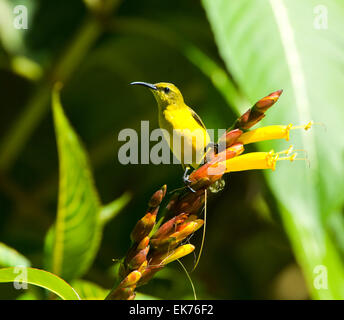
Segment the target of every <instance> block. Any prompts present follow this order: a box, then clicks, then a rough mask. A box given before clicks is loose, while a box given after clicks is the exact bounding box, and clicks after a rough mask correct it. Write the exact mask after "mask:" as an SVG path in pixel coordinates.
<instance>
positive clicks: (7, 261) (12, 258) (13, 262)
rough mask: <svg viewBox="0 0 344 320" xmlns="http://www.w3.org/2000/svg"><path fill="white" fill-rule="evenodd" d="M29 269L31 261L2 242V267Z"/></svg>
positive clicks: (0, 250)
mask: <svg viewBox="0 0 344 320" xmlns="http://www.w3.org/2000/svg"><path fill="white" fill-rule="evenodd" d="M16 266H21V267H29V266H30V261H29V260H28V259H27V258H26V257H24V256H23V255H22V254H20V253H19V252H18V251H16V250H14V249H12V248H10V247H9V246H7V245H5V244H4V243H2V242H0V267H16Z"/></svg>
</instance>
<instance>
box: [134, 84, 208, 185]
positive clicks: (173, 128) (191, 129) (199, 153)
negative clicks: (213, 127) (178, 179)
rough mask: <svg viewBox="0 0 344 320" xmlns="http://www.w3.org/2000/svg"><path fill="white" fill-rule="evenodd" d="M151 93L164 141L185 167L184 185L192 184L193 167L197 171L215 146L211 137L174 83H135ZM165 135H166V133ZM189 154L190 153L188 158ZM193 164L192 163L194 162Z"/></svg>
mask: <svg viewBox="0 0 344 320" xmlns="http://www.w3.org/2000/svg"><path fill="white" fill-rule="evenodd" d="M131 84H132V85H142V86H145V87H147V88H149V89H150V90H151V92H152V93H153V95H154V97H155V99H156V101H157V103H158V108H159V126H160V128H161V129H164V130H166V132H167V133H168V135H166V134H165V133H164V137H165V139H166V141H167V143H168V145H169V147H170V149H171V150H172V152H173V153H174V155H175V156H176V158H177V159H178V160H179V161H180V163H181V164H182V166H183V167H184V168H185V172H184V181H185V182H186V183H187V182H188V176H187V172H188V171H189V170H190V166H191V167H193V168H194V169H196V168H197V167H198V166H199V165H200V163H201V161H202V160H203V158H204V155H205V152H206V148H207V147H208V146H210V145H211V141H210V136H209V134H208V132H207V130H206V127H205V125H204V123H203V121H202V120H201V118H200V117H199V116H198V115H197V113H196V112H195V111H194V110H192V109H191V108H190V107H188V106H187V105H186V104H185V102H184V98H183V96H182V94H181V92H180V91H179V89H178V88H177V87H176V86H175V85H174V84H172V83H166V82H160V83H156V84H151V83H147V82H132V83H131ZM163 132H164V131H163ZM185 151H187V152H190V153H189V154H185ZM190 160H192V161H190Z"/></svg>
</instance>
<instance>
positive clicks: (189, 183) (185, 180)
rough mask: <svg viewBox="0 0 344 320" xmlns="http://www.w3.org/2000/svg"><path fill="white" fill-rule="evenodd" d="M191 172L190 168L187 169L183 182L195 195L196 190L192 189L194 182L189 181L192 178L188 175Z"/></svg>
mask: <svg viewBox="0 0 344 320" xmlns="http://www.w3.org/2000/svg"><path fill="white" fill-rule="evenodd" d="M189 170H190V167H186V168H185V172H184V175H183V182H184V184H185V186H186V187H188V188H189V190H190V191H191V192H194V193H195V192H196V190H194V189H192V188H191V186H190V185H191V183H192V181H191V180H190V179H189V177H190V175H188V172H189Z"/></svg>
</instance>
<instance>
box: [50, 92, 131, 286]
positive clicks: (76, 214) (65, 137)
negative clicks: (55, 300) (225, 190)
mask: <svg viewBox="0 0 344 320" xmlns="http://www.w3.org/2000/svg"><path fill="white" fill-rule="evenodd" d="M52 105H53V114H54V124H55V131H56V137H57V145H58V154H59V162H60V177H59V179H60V185H59V199H58V213H57V219H56V222H55V224H54V226H53V227H52V228H51V229H50V230H49V231H48V234H47V236H46V240H45V262H46V266H47V268H48V270H52V272H54V273H56V274H58V275H60V276H61V277H63V278H64V279H67V280H70V279H75V278H78V277H80V276H82V275H83V274H84V273H85V272H86V271H87V270H88V268H89V267H90V266H91V264H92V262H93V260H94V258H95V256H96V254H97V250H98V247H99V244H100V240H101V234H102V228H103V226H104V224H105V223H106V222H108V221H109V220H111V219H112V218H113V217H115V216H116V215H117V214H118V213H119V211H120V210H121V209H122V208H123V207H124V206H125V205H126V204H127V203H128V202H129V200H130V198H131V196H130V194H129V193H124V194H123V195H122V196H120V197H119V198H118V199H115V200H114V201H112V202H110V203H109V204H107V205H104V206H102V205H101V203H100V201H99V198H98V194H97V191H96V188H95V186H94V182H93V177H92V172H91V170H90V167H89V164H88V158H87V154H86V151H85V150H84V148H83V146H82V144H81V142H80V140H79V138H78V137H77V135H76V133H75V132H74V130H73V128H72V127H71V125H70V123H69V122H68V119H67V118H66V116H65V114H64V112H63V109H62V106H61V102H60V97H59V90H58V88H57V87H55V90H54V92H53V101H52Z"/></svg>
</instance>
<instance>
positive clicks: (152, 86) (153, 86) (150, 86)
mask: <svg viewBox="0 0 344 320" xmlns="http://www.w3.org/2000/svg"><path fill="white" fill-rule="evenodd" d="M130 84H131V85H140V86H145V87H147V88H149V89H152V90H158V88H157V87H156V86H155V85H154V84H151V83H148V82H141V81H135V82H131V83H130Z"/></svg>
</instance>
